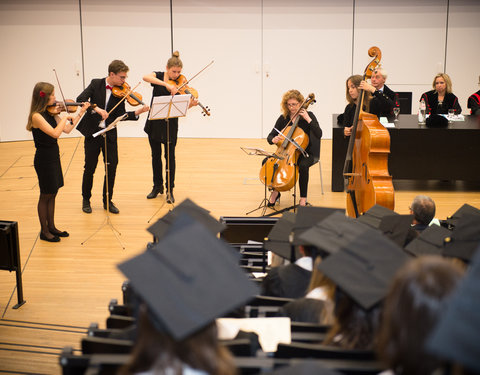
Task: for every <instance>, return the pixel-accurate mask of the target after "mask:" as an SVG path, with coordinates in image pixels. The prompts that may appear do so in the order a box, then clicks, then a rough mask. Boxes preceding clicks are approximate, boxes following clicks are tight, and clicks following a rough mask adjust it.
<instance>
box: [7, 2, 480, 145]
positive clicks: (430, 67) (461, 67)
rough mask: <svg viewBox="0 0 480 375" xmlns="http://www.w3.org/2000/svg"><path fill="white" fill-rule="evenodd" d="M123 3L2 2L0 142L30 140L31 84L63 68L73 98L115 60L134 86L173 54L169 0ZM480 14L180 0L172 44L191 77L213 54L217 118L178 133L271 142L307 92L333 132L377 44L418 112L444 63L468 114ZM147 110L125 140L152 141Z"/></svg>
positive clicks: (208, 88) (205, 90)
mask: <svg viewBox="0 0 480 375" xmlns="http://www.w3.org/2000/svg"><path fill="white" fill-rule="evenodd" d="M114 4H115V5H112V2H111V1H108V0H62V1H59V0H44V1H42V2H39V1H37V0H2V1H1V2H0V51H2V69H0V79H1V81H2V83H3V84H4V90H2V92H1V94H0V99H1V100H0V141H9V140H23V139H31V134H29V133H28V132H27V131H26V130H25V123H26V118H27V115H28V109H29V105H30V99H31V91H32V88H33V86H34V84H35V83H36V82H37V81H40V80H43V81H49V82H52V83H54V76H53V72H52V69H53V68H56V70H57V72H58V74H59V78H60V82H61V84H62V89H63V91H64V93H65V95H66V97H68V98H72V99H75V97H76V96H77V95H78V94H79V93H80V92H81V91H82V89H83V87H84V82H85V83H86V84H88V83H89V82H90V80H91V79H92V78H97V77H104V76H106V74H107V66H108V64H109V62H110V61H111V60H113V59H122V60H124V61H125V63H126V64H127V65H128V66H129V67H130V72H129V79H128V82H129V83H130V85H132V86H134V85H136V84H137V83H138V82H139V81H140V80H141V77H142V76H143V75H144V74H146V73H149V72H151V71H154V70H164V67H165V63H166V60H167V59H168V57H169V56H170V53H171V44H170V38H171V33H170V1H168V0H163V1H158V0H138V1H135V2H131V1H126V0H119V1H116V2H115V3H114ZM80 8H81V13H80ZM479 19H480V2H478V1H476V0H421V1H419V0H404V1H380V0H355V1H353V0H322V1H318V0H297V1H295V2H291V1H287V0H263V1H262V0H243V1H242V0H229V1H222V0H204V1H202V2H198V1H194V0H174V1H173V29H174V33H173V39H174V42H173V48H174V49H175V50H179V51H180V53H181V58H182V60H183V62H184V65H185V66H184V70H183V72H184V74H185V75H186V76H187V77H188V78H189V77H191V76H192V75H194V74H195V73H197V72H198V71H199V70H200V69H201V68H203V67H204V66H205V65H206V64H208V63H209V62H210V61H211V60H215V62H214V64H213V65H212V67H210V68H208V69H207V70H206V71H205V72H203V73H202V74H201V75H200V76H198V77H197V78H196V79H194V80H193V81H192V82H191V85H192V87H194V88H196V89H197V90H198V91H199V94H200V100H201V102H202V103H203V104H204V105H208V106H209V107H210V109H211V113H212V116H211V117H202V115H201V111H200V110H199V109H197V108H194V109H192V110H191V111H190V113H189V115H188V117H187V118H185V119H182V120H181V121H180V136H183V137H233V138H259V137H264V136H266V134H268V132H269V131H270V129H271V127H272V126H273V123H274V121H275V119H276V118H277V116H278V115H279V102H280V99H281V96H282V94H283V92H284V91H286V90H288V89H290V88H297V89H299V90H301V91H302V92H303V93H304V94H305V95H306V94H308V93H309V92H314V93H315V94H316V97H317V103H316V104H315V105H314V106H312V107H311V110H312V111H313V112H314V113H315V114H316V115H317V117H318V119H319V121H320V125H321V126H322V128H323V130H324V138H330V137H331V114H332V113H338V112H342V111H343V108H344V106H345V98H344V95H345V94H344V85H345V83H344V82H345V79H346V77H347V76H349V75H350V74H352V73H362V72H363V70H364V69H365V66H366V65H367V64H368V62H369V57H368V55H367V51H368V48H369V47H370V46H372V45H377V46H378V47H380V48H381V50H382V53H383V58H382V63H383V65H384V67H385V68H386V69H387V71H388V73H389V78H388V80H387V84H388V85H389V86H390V87H391V88H392V89H394V90H396V91H412V92H413V101H414V104H413V110H414V111H415V109H416V100H417V99H418V97H419V96H420V94H421V93H422V92H423V91H426V90H429V89H430V87H431V81H432V79H433V76H434V75H435V74H436V73H437V72H438V71H443V69H444V68H445V69H446V72H447V73H449V74H450V75H451V77H452V80H453V84H454V92H455V93H456V94H457V96H458V97H459V99H460V103H461V105H462V107H463V108H464V113H466V112H467V109H466V102H467V98H468V96H469V95H470V94H471V93H473V92H475V91H476V90H478V86H477V85H476V82H478V81H477V79H478V75H479V74H480V70H479V68H478V63H477V62H478V61H479V60H480V49H479V48H478V46H479V45H480V22H478V20H479ZM81 37H83V45H82V43H81V40H82V39H81ZM82 47H83V59H82ZM83 73H84V76H83ZM136 91H138V92H139V93H141V94H142V95H143V98H144V101H145V102H147V103H149V102H150V99H151V91H152V90H151V87H150V85H148V84H146V83H144V82H142V84H141V85H140V86H139V88H138V89H137V90H136ZM57 92H58V89H57ZM145 117H146V115H145V114H144V115H142V117H141V119H140V120H139V121H138V122H125V123H124V124H122V125H121V127H120V128H119V133H120V135H121V136H128V137H132V136H133V137H136V136H140V137H141V136H145V135H144V133H143V125H144V122H145ZM79 135H80V134H79V133H78V132H76V131H75V132H72V134H71V135H70V136H79Z"/></svg>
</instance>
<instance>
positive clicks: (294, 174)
mask: <svg viewBox="0 0 480 375" xmlns="http://www.w3.org/2000/svg"><path fill="white" fill-rule="evenodd" d="M312 103H315V95H314V94H309V95H308V97H307V98H306V99H305V100H304V101H303V103H302V104H301V105H300V107H299V108H298V110H297V112H295V115H294V116H293V117H292V118H294V119H295V120H294V121H292V120H290V121H289V122H288V124H287V125H286V126H285V128H284V129H283V130H282V131H281V132H279V133H280V135H281V136H283V137H284V140H283V142H279V146H278V148H277V150H276V151H275V153H274V154H273V156H271V157H269V158H268V159H267V160H266V162H265V163H264V164H263V165H262V168H261V169H260V181H262V183H264V184H265V183H266V185H267V186H268V187H269V188H272V189H274V190H277V191H287V190H290V189H292V188H293V187H294V186H295V184H296V183H297V179H298V165H297V160H298V157H299V155H300V153H301V152H305V151H304V150H305V148H306V147H307V146H308V142H309V139H308V135H307V134H305V132H304V131H303V130H302V129H301V128H300V127H298V126H297V125H298V121H299V120H300V114H299V113H300V111H301V110H302V109H305V110H306V109H307V108H308V106H309V105H310V104H312Z"/></svg>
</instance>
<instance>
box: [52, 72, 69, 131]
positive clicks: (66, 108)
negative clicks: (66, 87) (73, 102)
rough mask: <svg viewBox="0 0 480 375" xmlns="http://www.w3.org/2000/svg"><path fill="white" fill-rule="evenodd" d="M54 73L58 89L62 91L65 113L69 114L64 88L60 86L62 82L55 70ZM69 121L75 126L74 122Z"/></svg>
mask: <svg viewBox="0 0 480 375" xmlns="http://www.w3.org/2000/svg"><path fill="white" fill-rule="evenodd" d="M53 72H54V73H55V78H56V79H57V84H58V88H59V89H60V95H62V101H63V106H64V107H65V111H66V112H67V114H68V107H67V102H66V101H65V96H63V91H62V86H60V80H59V79H58V75H57V71H56V70H55V68H53ZM69 121H70V124H72V125H73V121H72V120H69Z"/></svg>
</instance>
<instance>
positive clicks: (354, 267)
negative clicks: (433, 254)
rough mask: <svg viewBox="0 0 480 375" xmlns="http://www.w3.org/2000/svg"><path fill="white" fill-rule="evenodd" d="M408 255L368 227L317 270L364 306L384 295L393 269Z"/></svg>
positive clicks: (374, 302) (393, 272) (400, 264)
mask: <svg viewBox="0 0 480 375" xmlns="http://www.w3.org/2000/svg"><path fill="white" fill-rule="evenodd" d="M408 259H410V256H409V255H408V254H407V253H405V252H404V251H403V250H402V249H401V248H400V247H399V246H398V245H397V244H395V243H394V242H393V241H391V240H390V239H388V238H387V237H385V236H384V235H383V234H381V233H380V232H379V231H377V230H374V229H368V230H367V231H364V232H363V233H362V234H360V235H359V236H357V237H356V238H355V239H354V240H353V241H351V242H350V243H349V244H348V245H347V246H346V247H344V248H342V249H341V250H340V251H338V252H337V253H335V254H332V255H330V256H329V257H328V258H326V259H324V260H323V261H322V262H321V263H320V265H319V266H318V269H319V270H320V271H321V272H322V273H323V274H324V275H325V276H327V277H328V278H329V279H330V280H332V281H333V282H334V283H335V284H336V285H337V286H338V287H339V288H340V289H341V290H343V292H345V293H346V294H347V295H349V296H350V297H351V298H352V299H353V300H354V301H355V302H356V303H357V304H358V305H360V306H361V307H362V308H363V309H365V310H369V309H370V308H372V307H373V306H375V305H376V304H377V303H379V302H380V301H381V300H382V299H383V298H384V297H385V295H386V294H387V292H388V287H389V285H390V282H391V279H392V278H393V276H394V275H395V272H396V271H397V270H398V269H399V268H400V267H401V266H402V265H403V264H404V263H405V262H406V261H407V260H408Z"/></svg>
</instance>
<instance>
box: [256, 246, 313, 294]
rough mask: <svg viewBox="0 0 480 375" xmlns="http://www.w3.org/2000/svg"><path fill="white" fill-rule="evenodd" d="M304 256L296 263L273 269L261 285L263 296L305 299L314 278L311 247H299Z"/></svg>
mask: <svg viewBox="0 0 480 375" xmlns="http://www.w3.org/2000/svg"><path fill="white" fill-rule="evenodd" d="M299 250H300V254H301V255H302V256H301V257H300V258H299V259H297V260H296V261H295V263H290V264H287V265H281V266H277V267H273V268H271V269H270V271H268V273H267V275H266V276H265V278H264V279H263V281H262V284H261V294H262V295H265V296H273V297H283V298H301V297H304V296H305V294H306V292H307V288H308V284H309V283H310V278H311V276H312V263H313V261H312V257H311V255H312V251H315V249H314V248H313V247H311V246H299Z"/></svg>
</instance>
